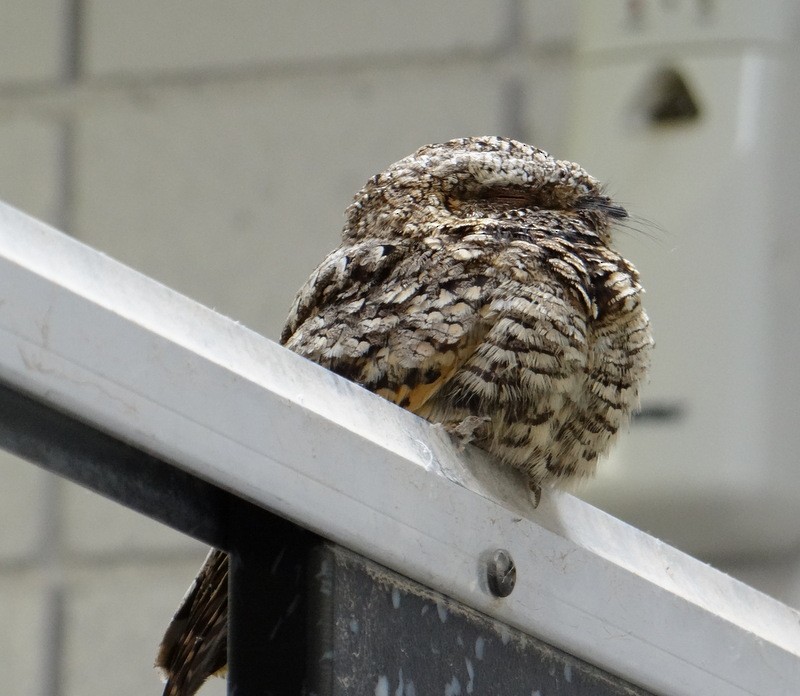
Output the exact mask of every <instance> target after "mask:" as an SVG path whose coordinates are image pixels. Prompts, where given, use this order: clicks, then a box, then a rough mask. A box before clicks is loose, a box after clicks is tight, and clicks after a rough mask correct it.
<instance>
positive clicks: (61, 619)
mask: <svg viewBox="0 0 800 696" xmlns="http://www.w3.org/2000/svg"><path fill="white" fill-rule="evenodd" d="M575 4H576V3H575V0H498V2H494V3H486V2H482V1H480V0H445V1H444V2H439V3H429V2H423V1H422V0H407V1H406V2H403V3H396V2H394V3H389V2H376V3H364V2H358V1H357V0H346V1H342V2H338V3H329V2H324V1H323V0H301V1H297V0H275V1H273V2H269V3H265V2H261V1H259V0H229V2H225V3H220V2H217V1H216V0H194V1H193V2H192V3H191V4H189V3H185V2H180V1H179V0H139V2H136V3H131V2H126V1H125V0H6V2H5V4H4V8H3V10H2V15H3V20H2V21H0V47H2V48H0V56H2V60H0V198H2V199H4V200H6V201H8V202H10V203H12V204H14V205H16V206H18V207H20V208H21V209H23V210H25V211H27V212H29V213H31V214H33V215H35V216H37V217H40V218H42V219H44V220H46V221H48V222H50V223H52V224H54V225H55V226H57V227H59V228H61V229H64V230H66V231H68V232H69V233H70V234H73V235H74V236H75V237H77V238H78V239H80V240H83V241H85V242H87V243H88V244H91V245H92V246H95V247H97V248H99V249H101V250H102V251H104V252H107V253H108V254H110V255H112V256H114V257H116V258H118V259H120V260H121V261H123V262H125V263H127V264H129V265H131V266H133V267H135V268H137V269H139V270H141V271H142V272H144V273H146V274H148V275H150V276H152V277H154V278H156V279H158V280H160V281H162V282H164V283H165V284H167V285H169V286H171V287H174V288H176V289H178V290H180V291H181V292H184V293H185V294H187V295H189V296H191V297H194V298H196V299H197V300H199V301H201V302H203V303H205V304H207V305H209V306H211V307H214V308H216V309H217V310H218V311H220V312H223V313H225V314H227V315H229V316H232V317H234V318H235V319H237V320H240V321H242V322H243V323H245V324H247V325H249V326H250V327H252V328H253V329H255V330H258V331H260V332H263V333H265V334H266V335H267V336H270V337H273V338H274V337H276V336H277V335H278V333H279V331H280V327H281V325H282V322H283V320H284V318H285V315H286V312H287V309H288V307H289V305H290V303H291V300H292V298H293V296H294V293H295V291H296V289H297V288H298V287H299V286H300V284H301V283H302V282H303V281H304V280H305V278H306V277H307V275H308V273H309V272H310V271H311V270H312V268H313V267H314V266H315V265H316V263H317V262H318V261H319V260H320V259H321V258H322V256H323V255H324V254H325V253H326V252H327V251H329V250H330V249H331V248H332V247H333V246H334V245H335V244H336V243H337V240H338V236H339V231H340V228H341V224H342V211H343V210H344V208H345V206H346V205H347V204H348V203H349V201H350V199H351V197H352V195H353V193H354V192H355V191H356V190H357V189H358V188H360V186H361V185H362V184H363V182H364V181H365V180H366V179H367V178H368V177H369V176H371V175H372V174H373V173H375V172H377V171H379V170H380V169H382V168H383V167H385V166H386V165H387V164H389V163H390V162H393V161H395V160H396V159H398V158H400V157H402V156H404V155H406V154H408V153H410V152H411V151H413V150H414V149H416V148H417V147H418V146H420V145H422V144H425V143H429V142H436V141H441V140H445V139H448V138H451V137H457V136H461V135H466V134H485V133H502V134H507V135H511V136H514V137H518V138H520V139H523V140H526V141H528V142H533V143H535V144H537V145H539V146H541V147H544V148H545V149H548V150H550V151H552V152H554V153H556V154H558V153H559V151H560V149H561V147H562V144H563V139H564V131H563V124H564V122H565V115H566V111H567V107H568V99H569V94H570V84H571V75H572V65H573V37H574V27H575V21H574V20H575ZM204 554H205V548H204V547H203V546H202V545H201V544H199V543H197V542H194V541H192V540H190V539H187V538H186V537H183V536H181V535H180V534H178V533H176V532H173V531H171V530H169V529H166V528H164V527H162V526H160V525H158V524H157V523H155V522H152V521H150V520H148V519H145V518H142V517H140V516H138V515H136V514H134V513H132V512H130V511H127V510H125V509H123V508H121V507H119V506H118V505H116V504H114V503H111V502H109V501H106V500H104V499H102V498H99V497H98V496H96V495H94V494H91V493H89V492H87V491H85V490H83V489H80V488H78V487H76V486H74V485H72V484H69V483H67V482H65V481H62V480H59V479H57V478H55V477H53V476H50V475H49V474H46V473H44V472H42V471H40V470H38V469H37V468H36V467H34V466H32V465H30V464H28V463H26V462H21V461H19V460H16V459H14V458H12V457H10V456H8V455H5V454H3V453H1V452H0V690H2V691H3V692H5V693H14V694H18V695H20V696H78V695H79V694H80V695H81V696H92V695H94V694H97V695H98V696H99V695H100V694H103V695H106V694H110V693H113V694H117V695H118V696H126V695H128V694H130V695H131V696H133V695H134V694H135V695H136V696H142V695H143V694H158V693H160V685H159V682H158V680H157V678H156V675H155V674H154V672H153V671H152V670H151V664H152V661H153V657H154V654H155V649H156V646H157V643H158V641H159V639H160V636H161V632H162V630H163V628H164V626H165V624H166V622H167V621H168V619H169V617H170V615H171V612H172V611H173V610H174V609H175V607H176V605H177V603H178V601H179V600H180V598H181V596H182V594H183V592H184V590H185V588H186V586H187V585H188V583H189V582H190V580H191V579H192V577H193V575H194V572H195V570H196V568H197V566H199V564H200V562H201V561H202V559H203V557H204ZM796 565H797V564H796ZM796 565H795V566H793V567H796ZM748 568H750V569H751V571H752V573H751V575H752V577H753V578H755V579H756V580H759V579H760V581H762V582H763V583H764V585H765V586H768V587H777V591H778V592H784V593H785V594H787V595H790V594H791V592H792V591H793V589H792V588H794V587H796V585H791V587H788V588H787V587H783V586H782V585H781V586H777V585H775V583H774V582H772V584H770V583H771V580H770V578H771V577H772V576H770V574H769V566H768V565H765V564H763V563H760V564H757V565H756V566H755V567H751V566H748ZM765 568H766V570H765ZM795 572H796V571H795ZM794 596H795V598H796V597H797V595H794ZM202 693H203V694H205V695H206V696H209V695H211V694H215V693H216V694H221V693H224V683H223V682H221V681H219V680H216V681H213V682H211V683H209V685H208V686H207V687H206V688H205V689H204V691H203V692H202Z"/></svg>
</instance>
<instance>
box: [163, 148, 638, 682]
mask: <svg viewBox="0 0 800 696" xmlns="http://www.w3.org/2000/svg"><path fill="white" fill-rule="evenodd" d="M625 216H626V213H625V211H624V210H623V209H622V208H621V207H619V206H617V205H616V204H614V203H613V202H612V201H611V200H610V199H609V198H608V197H607V196H606V195H605V194H604V192H603V190H602V187H601V186H600V185H599V183H598V182H597V181H596V180H595V179H593V178H592V177H591V176H589V175H588V174H587V173H586V172H585V171H584V170H583V169H582V168H581V167H580V166H578V165H577V164H574V163H571V162H564V161H560V160H555V159H554V158H552V157H550V156H549V155H548V154H547V153H545V152H543V151H542V150H539V149H537V148H535V147H532V146H530V145H526V144H523V143H519V142H516V141H514V140H510V139H505V138H498V137H481V138H464V139H459V140H453V141H450V142H447V143H444V144H441V145H430V146H427V147H423V148H421V149H420V150H418V151H417V152H415V153H414V154H413V155H411V156H409V157H407V158H405V159H403V160H400V161H399V162H397V163H396V164H394V165H392V166H391V167H389V169H387V170H386V171H385V172H383V173H381V174H379V175H377V176H375V177H373V178H372V179H370V180H369V181H368V182H367V184H366V185H365V186H364V188H363V189H362V190H361V191H360V192H359V193H358V194H357V196H356V198H355V200H354V202H353V203H352V204H351V205H350V207H349V208H348V210H347V214H346V224H345V228H344V232H343V234H342V244H341V246H340V247H339V248H337V249H335V250H334V251H333V252H331V253H330V254H329V255H328V257H327V258H326V259H325V260H324V261H323V262H322V263H321V264H320V265H319V267H318V268H317V269H316V270H315V271H314V272H313V273H312V274H311V277H310V278H309V279H308V281H307V282H306V284H305V285H304V286H303V287H302V288H301V289H300V291H299V293H298V295H297V298H296V300H295V302H294V305H293V306H292V309H291V312H290V314H289V318H288V320H287V322H286V326H285V328H284V330H283V334H282V336H281V342H282V343H283V344H284V345H285V346H286V347H287V348H289V349H291V350H293V351H295V352H296V353H299V354H300V355H303V356H305V357H307V358H309V359H310V360H313V361H315V362H317V363H319V364H321V365H323V366H325V367H327V368H329V369H331V370H332V371H334V372H336V373H338V374H340V375H343V376H344V377H347V378H348V379H351V380H353V381H355V382H357V383H359V384H361V385H363V386H364V387H366V388H367V389H370V390H371V391H374V392H376V393H377V394H380V395H381V396H383V397H385V398H387V399H389V400H390V401H393V402H394V403H396V404H398V405H400V406H402V407H404V408H407V409H409V410H410V411H412V412H414V413H417V414H419V415H420V416H422V417H424V418H427V419H428V420H430V421H432V422H434V423H440V424H442V425H443V426H444V427H445V428H446V429H447V430H448V431H450V432H452V433H453V434H454V435H456V436H458V437H460V438H462V439H463V440H467V441H472V442H473V443H474V444H476V445H477V446H479V447H481V448H483V449H485V450H486V451H488V452H489V453H490V454H491V455H493V456H494V457H495V458H496V460H497V462H498V464H500V465H510V466H513V467H516V468H517V469H520V470H522V471H523V472H525V474H527V476H528V478H529V481H530V485H531V487H532V488H533V489H534V490H537V491H538V490H539V489H540V487H541V486H542V485H544V484H549V483H559V482H562V481H565V480H570V479H576V478H580V477H584V476H587V475H590V474H591V473H593V471H594V469H595V466H596V463H597V459H598V456H599V455H601V454H603V453H605V452H606V451H607V450H608V448H609V446H610V445H611V443H612V441H613V439H614V437H615V436H616V434H617V432H618V431H619V429H620V428H621V427H622V426H623V425H624V424H625V423H626V421H627V420H628V419H629V417H630V415H631V412H632V411H633V409H634V408H635V407H636V405H637V403H638V390H639V385H640V383H641V381H642V379H643V378H644V376H645V373H646V370H647V365H648V360H649V353H650V350H651V347H652V338H651V334H650V328H649V323H648V319H647V315H646V314H645V312H644V310H643V308H642V304H641V295H642V288H641V286H640V285H639V279H638V274H637V272H636V270H635V269H634V267H633V266H632V265H631V264H630V263H629V262H628V261H626V260H625V259H624V258H622V257H621V256H620V255H619V254H617V253H616V252H615V251H613V249H612V248H611V227H612V225H613V222H614V221H615V219H617V218H622V217H625ZM216 584H217V585H219V582H217V583H216ZM190 599H191V597H189V598H187V602H188V601H189V600H190ZM180 611H183V608H182V609H181V610H180ZM180 611H179V614H180ZM217 630H219V629H217ZM167 637H168V638H170V634H169V632H168V636H167ZM166 641H167V639H165V645H166ZM170 642H171V644H177V643H179V642H180V641H179V640H178V639H176V638H175V637H174V636H173V637H171V638H170ZM223 648H224V645H223ZM169 652H170V651H169V649H168V648H165V647H164V646H162V650H161V654H160V656H159V665H160V666H162V667H163V668H165V669H166V671H168V672H169V671H170V667H168V666H167V664H165V662H166V661H167V660H166V658H164V657H163V656H164V655H165V654H167V653H169ZM220 658H221V659H222V661H223V663H224V653H223V654H222V655H221V656H220ZM195 659H196V656H195ZM216 662H219V659H217V661H216ZM172 664H174V662H173V663H172ZM215 664H216V663H215ZM201 669H205V670H206V673H205V674H204V675H202V678H200V680H199V681H197V680H195V681H194V682H193V683H192V684H191V685H187V686H185V687H184V686H181V687H180V688H178V687H177V686H175V688H174V689H173V690H171V691H170V688H171V687H170V685H169V684H168V686H167V689H166V690H165V694H169V695H170V696H188V694H191V693H193V692H194V691H195V690H196V689H197V688H199V685H200V684H201V683H202V680H203V679H204V678H205V676H207V674H208V669H209V667H208V665H206V667H204V668H201ZM215 669H218V666H217V667H216V668H215ZM211 671H215V670H211Z"/></svg>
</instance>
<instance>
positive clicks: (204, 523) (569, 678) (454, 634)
mask: <svg viewBox="0 0 800 696" xmlns="http://www.w3.org/2000/svg"><path fill="white" fill-rule="evenodd" d="M0 446H2V447H3V448H4V449H7V450H9V451H10V452H12V453H14V454H16V455H18V456H20V457H23V458H25V459H28V460H29V461H31V462H34V463H35V464H38V465H39V466H41V467H43V468H45V469H48V470H50V471H52V472H54V473H57V474H59V475H61V476H64V477H65V478H68V479H70V480H71V481H74V482H76V483H78V484H80V485H82V486H86V487H88V488H90V489H91V490H93V491H95V492H97V493H100V494H101V495H104V496H106V497H108V498H111V499H113V500H115V501H117V502H119V503H121V504H122V505H125V506H127V507H129V508H132V509H134V510H136V511H138V512H140V513H142V514H145V515H148V516H149V517H152V518H154V519H156V520H158V521H160V522H162V523H164V524H166V525H169V526H170V527H173V528H174V529H177V530H179V531H181V532H183V533H185V534H189V535H190V536H193V537H195V538H197V539H200V540H202V541H204V542H206V543H208V544H210V545H212V546H216V547H218V548H222V549H225V550H227V551H228V552H229V553H230V566H229V568H230V586H229V640H228V655H229V669H228V693H229V694H232V695H234V696H300V695H301V694H304V695H307V696H312V695H313V696H345V695H351V694H386V696H389V695H390V694H393V695H396V696H397V695H399V696H423V695H424V694H441V693H444V694H451V695H452V696H458V695H460V694H465V695H466V694H474V695H475V696H505V695H507V694H517V693H518V694H525V695H526V696H527V694H537V693H538V694H541V695H542V696H544V694H548V695H560V696H576V695H578V694H591V695H592V696H623V695H625V696H645V692H644V691H642V690H640V689H638V688H635V687H633V686H631V685H630V684H627V683H626V682H624V681H623V680H621V679H619V678H617V677H613V676H611V675H608V674H606V673H604V672H602V671H600V670H598V669H596V668H595V667H592V666H591V665H589V664H586V663H585V662H582V661H581V660H578V659H577V658H574V657H572V656H570V655H568V654H567V653H564V652H563V651H560V650H557V649H555V648H553V647H551V646H549V645H547V644H545V643H542V642H541V641H539V640H536V639H534V638H531V637H530V636H527V635H525V634H523V633H521V632H519V631H516V630H514V629H512V628H509V627H508V626H506V625H504V624H501V623H499V622H497V621H495V620H493V619H490V618H488V617H486V616H484V615H482V614H479V613H478V612H476V611H474V610H472V609H470V608H468V607H466V606H464V605H462V604H460V603H458V602H455V601H454V600H451V599H449V598H447V597H445V596H444V595H441V594H438V593H436V592H433V591H431V590H430V589H428V588H426V587H424V586H422V585H420V584H418V583H416V582H413V581H411V580H409V579H407V578H404V577H402V576H400V575H398V574H396V573H393V572H391V571H389V570H387V569H386V568H383V567H381V566H379V565H377V564H375V563H373V562H372V561H370V560H368V559H365V558H363V557H361V556H358V555H356V554H354V553H352V552H349V551H347V550H345V549H343V548H341V547H339V546H336V545H333V544H329V543H327V542H325V541H324V540H322V539H320V538H319V537H317V536H315V535H313V534H311V533H309V532H307V531H306V530H304V529H303V528H302V527H300V526H299V525H296V524H294V523H292V522H290V521H288V520H285V519H282V518H280V517H277V516H275V515H273V514H271V513H269V512H267V511H265V510H263V509H261V508H259V507H257V506H255V505H253V504H251V503H249V502H247V501H245V500H242V499H240V498H238V497H237V496H234V495H232V494H230V493H228V492H226V491H223V490H221V489H220V488H218V487H216V486H213V485H211V484H209V483H208V482H205V481H203V480H201V479H198V478H197V477H195V476H192V475H190V474H187V473H186V472H184V471H182V470H181V469H180V468H178V467H176V466H174V465H172V464H170V463H167V462H164V461H162V460H160V459H157V458H155V457H153V456H152V455H150V454H147V453H146V452H143V451H141V450H139V449H136V448H135V447H132V446H131V445H128V444H126V443H124V442H121V441H119V440H117V439H115V438H114V437H111V436H109V435H108V434H105V433H102V432H100V431H98V430H96V429H95V428H93V427H91V426H89V425H87V424H85V423H83V422H81V421H80V420H78V419H76V418H74V417H72V416H69V415H67V414H65V413H62V412H60V411H58V410H56V409H53V408H52V407H49V406H47V405H44V404H42V403H40V402H39V401H37V400H35V399H32V398H30V397H28V396H26V395H24V394H21V393H20V392H18V391H16V390H15V389H13V388H10V387H7V386H4V385H0ZM188 580H189V578H187V582H188ZM498 601H502V600H498ZM166 619H167V617H165V621H166ZM156 640H157V638H156ZM154 642H155V641H154ZM153 647H154V649H155V644H154V646H153ZM154 691H155V686H154Z"/></svg>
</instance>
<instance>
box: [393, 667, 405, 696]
mask: <svg viewBox="0 0 800 696" xmlns="http://www.w3.org/2000/svg"><path fill="white" fill-rule="evenodd" d="M398 678H399V683H398V684H397V690H396V691H395V692H394V696H403V668H402V667H401V668H400V673H399V675H398Z"/></svg>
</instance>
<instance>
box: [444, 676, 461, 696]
mask: <svg viewBox="0 0 800 696" xmlns="http://www.w3.org/2000/svg"><path fill="white" fill-rule="evenodd" d="M444 696H461V682H460V681H458V677H456V675H455V674H454V675H453V678H452V679H451V680H450V683H449V684H445V687H444Z"/></svg>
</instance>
